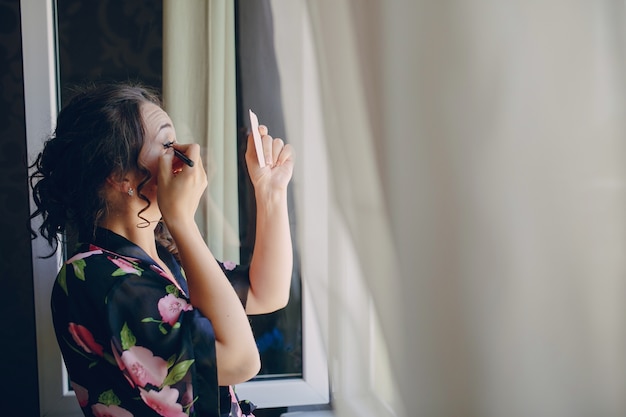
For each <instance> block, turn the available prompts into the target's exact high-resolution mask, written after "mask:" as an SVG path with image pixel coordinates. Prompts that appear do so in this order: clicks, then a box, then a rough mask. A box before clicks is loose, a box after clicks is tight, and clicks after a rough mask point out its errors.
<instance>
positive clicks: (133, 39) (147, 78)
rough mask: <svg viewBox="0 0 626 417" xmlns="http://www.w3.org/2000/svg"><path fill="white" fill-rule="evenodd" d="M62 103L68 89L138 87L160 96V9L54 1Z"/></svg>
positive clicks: (149, 3) (156, 5)
mask: <svg viewBox="0 0 626 417" xmlns="http://www.w3.org/2000/svg"><path fill="white" fill-rule="evenodd" d="M57 15H58V38H59V40H58V44H59V66H60V81H61V96H62V102H65V99H66V97H67V96H68V93H69V92H70V89H71V87H72V86H74V85H76V84H78V85H80V84H82V83H85V82H93V81H101V80H104V81H129V80H130V81H141V82H142V83H143V84H147V85H149V86H151V87H154V88H156V89H158V90H159V91H160V90H161V82H162V73H163V64H162V60H163V46H162V44H163V3H162V2H161V1H155V0H133V1H128V0H99V1H97V2H92V1H83V0H57Z"/></svg>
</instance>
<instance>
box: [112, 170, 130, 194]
mask: <svg viewBox="0 0 626 417" xmlns="http://www.w3.org/2000/svg"><path fill="white" fill-rule="evenodd" d="M106 183H107V186H108V187H110V188H111V190H113V191H117V192H120V193H126V194H128V195H133V192H134V189H133V186H132V183H131V178H130V177H128V176H124V175H120V174H111V175H109V176H108V177H107V179H106Z"/></svg>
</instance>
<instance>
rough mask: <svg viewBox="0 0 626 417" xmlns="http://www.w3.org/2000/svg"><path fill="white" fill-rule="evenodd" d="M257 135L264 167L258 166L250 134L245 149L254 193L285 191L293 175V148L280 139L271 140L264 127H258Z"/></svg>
mask: <svg viewBox="0 0 626 417" xmlns="http://www.w3.org/2000/svg"><path fill="white" fill-rule="evenodd" d="M259 133H260V134H261V142H262V143H263V155H264V157H265V166H264V167H261V166H260V165H259V161H258V159H257V155H256V149H255V147H254V138H253V136H252V134H249V135H248V145H247V149H246V164H247V166H248V173H249V175H250V180H251V181H252V184H253V185H254V189H255V192H256V193H257V194H258V193H263V192H268V193H271V192H273V191H285V190H286V189H287V185H288V184H289V181H290V180H291V176H292V175H293V164H294V156H295V155H294V151H293V147H292V146H291V145H289V144H285V142H284V141H283V140H282V139H279V138H272V137H271V136H270V135H269V134H268V130H267V127H266V126H264V125H261V126H259ZM257 197H258V195H257Z"/></svg>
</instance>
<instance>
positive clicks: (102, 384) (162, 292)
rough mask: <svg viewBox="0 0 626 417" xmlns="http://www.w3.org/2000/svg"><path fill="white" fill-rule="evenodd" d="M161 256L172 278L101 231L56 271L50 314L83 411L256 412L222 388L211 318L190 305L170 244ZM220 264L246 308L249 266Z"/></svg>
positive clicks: (180, 415) (142, 416) (123, 414)
mask: <svg viewBox="0 0 626 417" xmlns="http://www.w3.org/2000/svg"><path fill="white" fill-rule="evenodd" d="M159 256H160V257H161V259H163V260H164V262H165V263H166V264H167V266H168V268H169V269H170V271H172V274H174V277H171V276H169V275H168V274H167V273H165V272H164V271H163V270H162V269H161V268H160V267H159V266H158V264H156V262H154V261H153V260H152V259H151V258H150V257H149V256H148V255H147V254H146V253H145V252H144V251H143V250H142V249H141V248H139V247H138V246H136V245H135V244H133V243H132V242H130V241H128V240H127V239H125V238H123V237H122V236H119V235H117V234H115V233H113V232H111V231H109V230H106V229H98V230H97V232H96V237H95V239H94V242H93V243H91V244H83V245H81V246H80V248H79V249H78V251H77V252H76V253H75V254H74V255H73V256H72V257H71V258H70V259H69V260H68V261H67V262H66V263H65V264H64V265H63V267H62V268H61V270H60V271H59V274H58V276H57V279H56V282H55V284H54V288H53V291H52V300H51V301H52V303H51V307H52V318H53V322H54V328H55V332H56V337H57V341H58V343H59V346H60V348H61V352H62V354H63V359H64V361H65V364H66V366H67V369H68V374H69V377H70V381H71V382H70V383H71V386H72V388H73V389H74V391H75V393H76V397H77V399H78V402H79V404H80V406H81V408H82V410H83V413H84V414H85V416H95V417H104V416H112V417H131V416H135V417H148V416H164V417H187V416H197V417H205V416H206V417H225V416H241V415H242V410H241V408H243V409H244V412H246V413H251V412H252V410H251V409H250V408H251V407H250V405H251V403H249V402H241V403H238V402H237V397H236V395H235V394H234V392H233V389H232V387H218V384H217V369H216V359H215V334H214V332H213V327H212V325H211V322H210V321H209V320H208V319H207V318H206V317H204V316H202V314H201V313H200V312H199V311H198V310H196V309H194V308H193V306H192V305H191V304H190V301H189V298H188V295H187V294H188V290H187V284H186V280H185V278H184V276H183V272H182V270H181V268H180V266H179V265H178V263H177V262H176V261H175V259H174V258H173V257H172V256H171V255H170V254H169V253H168V252H167V251H166V250H165V249H163V248H159ZM220 265H221V266H222V269H223V271H224V272H225V274H226V276H227V277H228V279H229V280H230V281H231V283H232V285H233V287H234V288H235V291H236V292H237V294H238V295H239V297H240V299H241V301H242V303H243V304H244V305H245V302H246V295H247V292H248V288H249V278H248V271H247V269H246V268H243V267H240V266H236V265H234V264H233V263H228V262H226V263H221V264H220ZM240 405H241V406H242V407H241V408H240ZM252 408H253V407H252ZM249 415H251V414H249Z"/></svg>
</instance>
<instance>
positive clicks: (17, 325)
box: [0, 0, 39, 416]
mask: <svg viewBox="0 0 626 417" xmlns="http://www.w3.org/2000/svg"><path fill="white" fill-rule="evenodd" d="M19 4H20V2H19V0H0V225H1V227H2V228H1V230H2V233H1V234H0V265H1V266H2V267H3V273H2V274H0V288H2V293H3V295H4V297H3V300H2V303H1V304H2V308H1V310H0V314H1V315H2V317H3V320H2V323H3V324H2V329H1V332H0V334H2V336H1V338H2V341H3V343H2V344H1V347H0V357H1V358H2V360H1V361H0V375H2V376H3V377H2V378H1V381H0V392H2V397H3V400H2V414H3V415H7V416H11V415H15V416H17V415H19V416H36V415H39V394H38V388H37V387H38V381H37V350H36V339H35V314H34V301H33V277H32V266H31V249H30V234H29V232H28V225H29V221H28V215H29V207H28V187H27V179H26V178H27V156H26V129H25V126H24V79H23V75H22V46H21V45H22V44H21V25H20V12H19ZM7 398H10V399H11V401H7V400H6V399H7Z"/></svg>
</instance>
